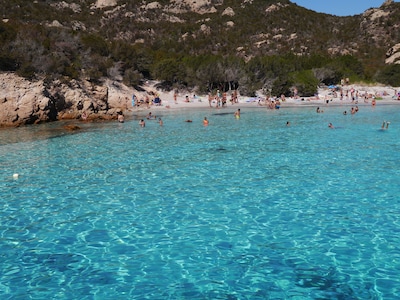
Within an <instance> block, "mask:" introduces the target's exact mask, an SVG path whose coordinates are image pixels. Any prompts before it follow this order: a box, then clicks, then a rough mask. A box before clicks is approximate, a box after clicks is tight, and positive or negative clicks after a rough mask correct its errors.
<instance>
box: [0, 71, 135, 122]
mask: <svg viewBox="0 0 400 300" xmlns="http://www.w3.org/2000/svg"><path fill="white" fill-rule="evenodd" d="M130 95H132V90H131V89H129V88H128V87H126V86H125V85H123V84H121V83H119V82H116V81H110V80H106V81H105V82H104V83H102V84H92V83H90V82H88V81H76V80H71V81H68V82H61V81H60V80H56V81H52V82H50V83H47V82H45V81H44V80H36V81H29V80H27V79H24V78H22V77H19V76H17V75H15V74H13V73H3V74H0V126H20V125H26V124H37V123H41V122H50V121H57V120H63V119H79V118H82V117H83V116H84V117H85V118H87V119H88V120H91V119H105V120H108V119H116V118H117V115H118V112H120V111H123V110H125V109H126V108H127V106H128V105H130V102H129V98H130ZM128 103H129V104H128Z"/></svg>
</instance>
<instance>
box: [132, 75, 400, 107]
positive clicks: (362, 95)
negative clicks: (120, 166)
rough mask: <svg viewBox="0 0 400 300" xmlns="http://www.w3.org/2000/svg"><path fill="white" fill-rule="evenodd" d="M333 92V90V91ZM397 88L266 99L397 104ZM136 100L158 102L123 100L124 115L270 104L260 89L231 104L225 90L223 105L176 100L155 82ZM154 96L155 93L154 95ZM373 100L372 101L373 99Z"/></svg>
mask: <svg viewBox="0 0 400 300" xmlns="http://www.w3.org/2000/svg"><path fill="white" fill-rule="evenodd" d="M341 88H342V91H343V96H341V93H340V89H341ZM335 91H336V92H335ZM399 91H400V88H394V87H388V86H365V85H346V86H343V87H341V86H337V87H336V88H329V87H325V88H319V90H318V95H315V96H314V97H302V96H298V97H286V98H284V99H281V98H279V99H277V98H275V97H270V100H271V101H273V103H275V102H276V101H277V100H279V102H280V103H279V107H280V108H284V107H292V106H321V107H327V106H338V105H343V106H350V107H351V106H365V105H373V103H374V102H375V105H383V104H384V105H387V104H393V105H397V104H398V105H400V100H398V92H399ZM134 94H135V96H136V98H137V99H139V100H140V99H145V97H146V96H149V97H150V99H151V97H159V98H160V99H161V105H155V104H151V105H146V104H145V103H143V104H141V105H140V106H139V107H132V104H131V103H130V102H129V103H127V107H128V111H127V112H125V113H126V114H127V115H129V114H135V113H137V112H141V111H148V110H152V111H160V110H179V109H199V108H203V109H207V108H210V109H229V108H232V109H237V108H266V109H268V108H270V106H269V105H270V103H267V102H266V101H265V100H266V98H267V97H266V95H263V94H262V93H261V92H260V93H258V94H257V96H256V97H249V96H245V95H240V94H239V95H238V100H237V102H236V103H232V101H230V100H231V93H227V103H226V105H225V106H223V107H218V106H217V102H216V100H213V101H212V103H211V107H210V104H209V101H208V95H193V94H191V93H190V92H187V93H178V94H177V97H176V101H175V99H174V92H173V91H170V92H160V91H158V90H157V89H156V88H155V83H153V82H152V83H149V84H148V85H147V86H145V91H144V92H135V93H134ZM154 95H155V96H154ZM187 99H189V102H187ZM374 100H375V101H374Z"/></svg>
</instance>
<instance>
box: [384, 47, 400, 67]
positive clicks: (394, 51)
mask: <svg viewBox="0 0 400 300" xmlns="http://www.w3.org/2000/svg"><path fill="white" fill-rule="evenodd" d="M385 63H387V64H400V43H399V44H396V45H394V46H393V47H392V48H390V49H389V50H388V51H387V52H386V60H385Z"/></svg>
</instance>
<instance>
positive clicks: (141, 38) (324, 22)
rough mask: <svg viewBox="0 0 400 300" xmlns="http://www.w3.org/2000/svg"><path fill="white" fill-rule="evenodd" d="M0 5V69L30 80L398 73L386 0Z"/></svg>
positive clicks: (242, 79) (394, 9) (320, 78)
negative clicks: (340, 12)
mask: <svg viewBox="0 0 400 300" xmlns="http://www.w3.org/2000/svg"><path fill="white" fill-rule="evenodd" d="M0 13H1V16H2V22H0V42H1V43H0V70H1V71H12V72H16V73H17V74H19V75H21V76H23V77H26V78H30V79H33V78H35V77H38V76H41V77H43V76H44V77H46V78H47V80H49V81H51V80H54V79H59V78H63V79H65V80H68V79H82V78H85V79H89V80H91V81H93V82H98V81H101V80H103V78H109V79H110V78H111V79H112V80H117V81H121V82H124V83H125V84H127V85H130V86H139V85H140V84H141V82H143V81H144V80H146V79H149V78H153V79H160V80H162V81H163V82H164V85H163V87H164V88H167V89H168V88H169V89H170V88H190V87H198V88H199V89H202V90H206V89H210V90H211V89H213V88H215V87H217V86H218V87H221V86H223V88H225V87H226V88H232V87H233V86H241V88H243V89H245V90H246V91H248V92H252V91H255V90H256V89H259V88H268V89H273V90H274V91H276V92H277V93H278V92H279V93H280V92H283V93H288V92H289V88H290V86H292V85H293V84H297V85H299V83H301V84H300V88H302V89H303V90H304V92H306V93H311V94H312V93H313V87H314V88H315V85H316V84H320V83H325V84H329V83H335V82H338V81H339V80H340V79H341V77H343V76H345V77H351V78H352V79H354V80H366V81H380V82H383V83H387V84H396V83H397V80H398V81H400V79H399V78H397V77H396V76H392V75H393V74H397V73H399V72H397V70H398V66H399V65H397V64H399V63H400V59H399V57H400V54H399V49H400V46H399V45H400V44H399V43H400V30H399V29H400V28H399V27H400V3H395V2H393V1H385V2H384V3H383V4H382V6H381V7H379V8H374V9H369V10H367V11H365V12H364V13H363V14H360V15H356V16H351V17H337V16H332V15H327V14H321V13H316V12H313V11H310V10H307V9H305V8H303V7H300V6H298V5H296V4H294V3H292V2H291V1H288V0H280V1H276V0H241V1H238V0H172V1H165V0H160V1H153V2H151V1H119V0H97V1H95V0H79V1H77V0H75V1H74V0H64V1H59V2H57V1H47V0H35V1H23V0H8V1H3V2H2V3H1V4H0ZM390 81H392V82H390ZM398 85H400V82H399V84H398Z"/></svg>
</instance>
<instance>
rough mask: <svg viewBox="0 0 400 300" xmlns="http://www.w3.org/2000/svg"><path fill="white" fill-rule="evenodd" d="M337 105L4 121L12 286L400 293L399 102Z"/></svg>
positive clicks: (53, 294)
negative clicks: (21, 123) (142, 117)
mask: <svg viewBox="0 0 400 300" xmlns="http://www.w3.org/2000/svg"><path fill="white" fill-rule="evenodd" d="M324 109H325V113H323V114H316V113H315V108H283V109H281V110H279V111H268V110H263V109H253V110H250V109H242V117H241V119H240V120H235V119H234V118H233V109H229V110H223V111H222V112H228V111H229V112H230V114H220V115H215V113H216V111H214V110H213V111H208V110H207V111H195V112H188V111H183V112H168V113H163V116H162V117H163V120H164V126H163V127H160V126H159V125H158V124H157V123H156V122H155V121H147V124H146V125H147V126H146V127H145V128H140V127H139V126H138V124H137V123H138V122H137V120H128V121H127V122H126V123H124V124H117V123H95V124H81V126H82V127H83V130H81V131H79V132H77V133H74V134H66V133H65V131H63V130H61V129H60V128H61V127H62V123H53V124H47V125H40V126H31V127H26V128H17V129H13V130H1V131H0V139H1V142H0V168H1V169H0V170H1V173H0V174H1V182H0V198H1V199H0V203H1V207H2V209H1V210H0V218H1V219H0V220H1V223H0V257H1V262H2V263H1V265H0V297H1V298H2V299H27V298H32V299H48V298H58V299H317V298H319V299H398V298H399V297H400V276H399V273H400V199H399V198H400V197H399V195H400V185H399V178H400V171H399V165H400V164H399V163H400V139H399V137H400V129H399V128H400V107H399V106H377V107H375V108H371V107H360V112H359V113H358V114H356V115H354V116H352V115H347V116H343V115H342V111H343V110H344V108H339V107H333V108H324ZM346 109H347V110H348V108H346ZM204 116H207V117H208V118H209V119H210V126H208V127H203V126H202V125H201V121H202V119H203V117H204ZM189 118H190V119H193V123H185V122H183V120H185V119H189ZM383 120H389V121H391V125H390V127H389V130H387V131H379V130H378V129H379V128H380V126H381V124H382V121H383ZM286 121H290V122H291V124H292V125H291V126H290V127H286V126H285V124H286ZM329 122H332V123H333V124H334V125H335V126H337V127H338V128H337V129H334V130H332V129H329V128H328V127H327V124H328V123H329ZM14 173H18V174H19V178H18V179H17V180H15V179H13V176H12V175H13V174H14Z"/></svg>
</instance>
